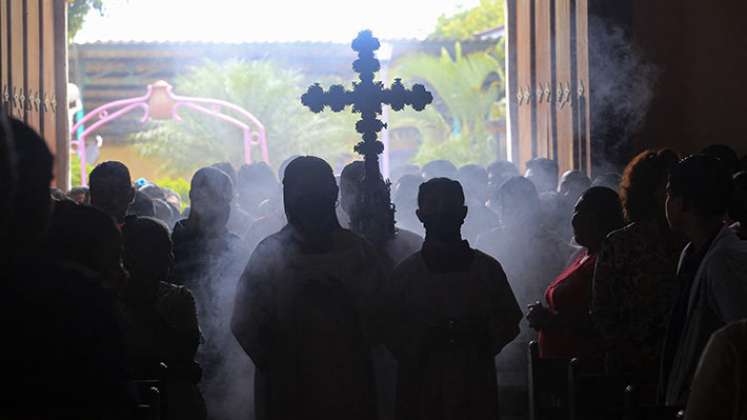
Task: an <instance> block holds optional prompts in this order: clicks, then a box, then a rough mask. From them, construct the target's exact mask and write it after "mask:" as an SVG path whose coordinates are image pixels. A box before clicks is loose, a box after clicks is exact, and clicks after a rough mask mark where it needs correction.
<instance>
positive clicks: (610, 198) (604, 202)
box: [571, 187, 624, 252]
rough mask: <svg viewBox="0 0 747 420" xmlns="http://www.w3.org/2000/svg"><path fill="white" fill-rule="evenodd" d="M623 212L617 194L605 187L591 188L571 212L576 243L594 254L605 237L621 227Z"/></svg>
mask: <svg viewBox="0 0 747 420" xmlns="http://www.w3.org/2000/svg"><path fill="white" fill-rule="evenodd" d="M623 220H624V219H623V212H622V206H621V204H620V198H619V196H618V195H617V193H616V192H615V191H613V190H611V189H609V188H607V187H591V188H589V189H588V190H586V192H584V194H583V195H582V196H581V198H580V199H579V200H578V202H577V203H576V207H575V208H574V210H573V219H572V220H571V224H572V225H573V235H574V238H575V239H576V243H577V244H579V245H581V246H583V247H585V248H587V249H589V250H590V251H591V252H596V251H597V250H598V249H599V247H600V246H601V244H602V241H603V240H604V238H605V237H607V235H608V234H609V233H610V232H612V231H613V230H616V229H619V228H621V227H622V226H623V224H624V221H623Z"/></svg>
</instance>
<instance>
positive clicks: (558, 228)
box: [546, 170, 591, 241]
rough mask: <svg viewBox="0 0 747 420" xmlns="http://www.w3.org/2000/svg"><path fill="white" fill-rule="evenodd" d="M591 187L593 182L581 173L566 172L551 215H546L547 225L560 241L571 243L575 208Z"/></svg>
mask: <svg viewBox="0 0 747 420" xmlns="http://www.w3.org/2000/svg"><path fill="white" fill-rule="evenodd" d="M589 187H591V180H590V179H589V177H588V176H586V174H585V173H583V172H581V171H576V170H574V171H566V172H565V173H564V174H563V176H562V177H560V183H559V184H558V194H557V195H556V196H555V197H554V201H555V203H553V204H554V205H553V206H552V208H551V209H547V210H550V212H549V214H546V218H547V219H546V220H547V222H546V223H547V225H548V226H549V227H550V228H551V229H552V230H553V231H554V232H555V233H556V235H557V236H558V238H559V239H561V240H563V241H570V239H571V236H573V228H572V226H571V217H572V216H573V208H574V206H575V205H576V203H577V202H578V199H579V198H581V195H582V194H583V193H584V191H586V190H587V189H589Z"/></svg>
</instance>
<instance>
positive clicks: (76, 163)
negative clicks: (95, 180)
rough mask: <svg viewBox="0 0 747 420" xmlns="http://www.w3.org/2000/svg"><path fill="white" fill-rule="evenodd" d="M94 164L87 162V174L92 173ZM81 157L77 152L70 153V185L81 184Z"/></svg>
mask: <svg viewBox="0 0 747 420" xmlns="http://www.w3.org/2000/svg"><path fill="white" fill-rule="evenodd" d="M92 170H93V165H91V164H90V163H86V174H90V173H91V171H92ZM80 183H81V182H80V157H79V156H78V154H77V153H72V152H71V153H70V185H72V186H73V187H77V186H79V185H80Z"/></svg>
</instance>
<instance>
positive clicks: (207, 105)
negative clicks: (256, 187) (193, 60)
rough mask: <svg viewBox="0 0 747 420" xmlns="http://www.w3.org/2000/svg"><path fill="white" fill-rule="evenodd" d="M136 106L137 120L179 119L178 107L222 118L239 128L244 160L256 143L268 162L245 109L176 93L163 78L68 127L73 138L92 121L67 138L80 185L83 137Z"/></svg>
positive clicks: (258, 127) (262, 137)
mask: <svg viewBox="0 0 747 420" xmlns="http://www.w3.org/2000/svg"><path fill="white" fill-rule="evenodd" d="M138 108H140V109H142V110H143V111H144V114H143V117H142V119H141V120H140V121H141V122H143V123H144V122H146V121H148V120H168V119H173V120H177V121H181V118H180V117H179V114H178V111H179V108H188V109H192V110H195V111H198V112H201V113H203V114H207V115H210V116H212V117H215V118H217V119H219V120H223V121H225V122H227V123H229V124H232V125H234V126H236V127H239V128H240V129H241V130H242V132H243V137H244V139H243V140H244V161H245V162H246V163H252V147H254V146H259V149H260V153H261V155H262V156H261V159H262V160H263V161H264V162H266V163H268V164H269V163H270V158H269V153H268V150H267V134H266V131H265V127H264V126H263V125H262V123H261V122H260V121H259V120H258V119H257V118H255V117H254V116H253V115H252V114H250V113H249V112H248V111H246V110H245V109H243V108H241V107H240V106H238V105H234V104H232V103H230V102H226V101H222V100H218V99H210V98H195V97H189V96H179V95H175V94H174V93H173V88H172V87H171V85H169V84H168V83H167V82H164V81H163V80H159V81H157V82H155V83H153V84H151V85H148V90H147V92H146V93H145V95H143V96H139V97H136V98H129V99H122V100H119V101H113V102H109V103H107V104H104V105H102V106H100V107H98V108H96V109H94V110H93V111H91V112H89V113H87V114H86V115H85V116H84V117H83V118H81V120H80V121H78V122H77V123H76V124H75V125H73V126H72V127H71V128H70V136H71V137H73V136H74V135H75V134H76V132H77V131H78V128H79V127H83V126H84V124H86V123H91V125H90V126H88V127H85V129H84V130H83V131H82V132H81V133H80V134H79V135H78V137H77V139H74V140H71V141H70V145H71V146H75V147H76V153H77V154H78V156H79V157H80V180H81V185H84V186H85V185H87V184H88V177H87V176H88V174H87V173H86V164H87V162H88V160H87V156H86V147H85V144H86V137H88V135H90V134H91V133H93V132H94V131H96V130H97V129H99V128H100V127H102V126H104V125H106V124H109V123H110V122H112V121H114V120H116V119H117V118H120V117H122V116H124V115H125V114H127V113H129V112H131V111H133V110H135V109H138ZM223 109H227V110H231V111H233V114H230V115H229V114H226V113H224V112H223ZM234 114H235V115H234Z"/></svg>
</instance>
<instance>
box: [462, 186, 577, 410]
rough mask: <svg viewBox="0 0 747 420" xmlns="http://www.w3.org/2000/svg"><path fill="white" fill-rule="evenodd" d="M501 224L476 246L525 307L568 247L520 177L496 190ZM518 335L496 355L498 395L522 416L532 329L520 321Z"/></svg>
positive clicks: (535, 297)
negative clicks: (492, 260) (549, 226)
mask: <svg viewBox="0 0 747 420" xmlns="http://www.w3.org/2000/svg"><path fill="white" fill-rule="evenodd" d="M498 203H499V217H500V221H501V225H500V226H499V227H498V228H495V229H493V230H491V231H488V232H485V233H484V234H482V235H480V236H479V237H478V240H477V247H476V248H477V249H479V250H481V251H483V252H485V253H487V254H488V255H490V256H492V257H493V258H495V259H496V260H498V261H500V262H501V265H502V266H503V269H504V270H505V272H506V275H507V276H508V281H509V284H510V285H511V289H512V290H513V291H514V294H515V295H516V299H517V300H518V302H519V304H520V306H521V307H522V308H526V307H527V306H528V305H529V304H531V303H534V302H536V301H538V300H540V299H542V297H543V296H544V293H545V288H546V287H547V283H548V281H549V280H550V279H553V278H555V277H556V276H557V275H558V274H560V273H561V272H562V271H563V268H565V267H566V265H567V263H568V259H569V258H570V256H571V254H572V252H573V251H574V249H573V248H572V247H571V246H570V245H568V244H567V243H565V242H563V241H560V240H558V239H557V238H556V237H555V236H554V235H552V234H550V233H549V231H548V230H547V228H546V227H545V226H544V224H543V219H542V211H541V205H540V198H539V195H538V194H537V189H536V188H535V186H534V184H532V182H531V181H529V180H528V179H526V178H523V177H514V178H511V179H510V180H508V181H506V182H505V183H504V184H503V186H502V187H501V189H500V191H499V193H498ZM520 330H521V332H520V334H519V337H518V338H517V339H516V340H514V341H513V342H512V343H510V344H509V345H508V346H506V348H505V349H504V350H503V352H502V353H501V354H500V355H499V356H498V358H497V360H496V365H497V368H498V372H499V375H500V377H501V387H502V391H501V394H502V398H503V401H505V405H506V406H509V405H510V406H511V407H510V411H511V412H512V413H516V414H518V415H523V413H525V410H526V409H527V408H526V407H527V403H526V401H525V400H519V399H518V398H517V396H516V395H515V394H514V393H516V392H518V393H519V394H520V395H521V396H524V395H526V392H527V386H528V382H527V377H528V376H527V375H528V373H527V346H528V344H529V342H530V341H532V340H534V339H535V337H536V333H535V332H534V330H532V329H531V328H529V323H528V322H526V321H522V322H521V325H520Z"/></svg>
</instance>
